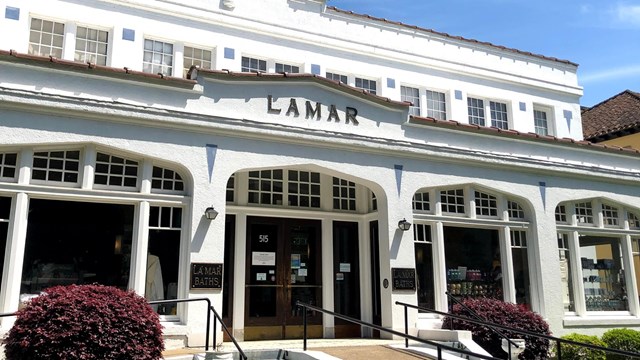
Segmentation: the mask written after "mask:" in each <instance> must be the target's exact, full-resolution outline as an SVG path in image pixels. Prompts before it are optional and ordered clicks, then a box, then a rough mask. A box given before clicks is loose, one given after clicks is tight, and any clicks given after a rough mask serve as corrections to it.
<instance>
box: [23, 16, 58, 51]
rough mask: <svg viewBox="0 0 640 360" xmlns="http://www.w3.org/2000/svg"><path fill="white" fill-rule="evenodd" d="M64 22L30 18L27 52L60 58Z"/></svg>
mask: <svg viewBox="0 0 640 360" xmlns="http://www.w3.org/2000/svg"><path fill="white" fill-rule="evenodd" d="M63 44H64V24H63V23H61V22H56V21H50V20H44V19H37V18H32V19H31V26H30V31H29V54H31V55H39V56H53V57H55V58H59V59H61V58H62V48H63Z"/></svg>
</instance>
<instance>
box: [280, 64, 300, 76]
mask: <svg viewBox="0 0 640 360" xmlns="http://www.w3.org/2000/svg"><path fill="white" fill-rule="evenodd" d="M276 72H277V73H292V74H298V73H299V72H300V67H299V66H296V65H289V64H281V63H276Z"/></svg>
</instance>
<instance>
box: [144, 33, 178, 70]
mask: <svg viewBox="0 0 640 360" xmlns="http://www.w3.org/2000/svg"><path fill="white" fill-rule="evenodd" d="M142 71H144V72H146V73H152V74H162V75H166V76H171V74H172V73H173V44H170V43H166V42H162V41H156V40H149V39H145V40H144V58H143V62H142Z"/></svg>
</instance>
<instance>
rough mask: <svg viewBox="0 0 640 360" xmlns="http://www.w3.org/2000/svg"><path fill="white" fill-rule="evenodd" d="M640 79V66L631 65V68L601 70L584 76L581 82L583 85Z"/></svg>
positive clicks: (581, 77)
mask: <svg viewBox="0 0 640 360" xmlns="http://www.w3.org/2000/svg"><path fill="white" fill-rule="evenodd" d="M635 76H638V77H640V65H631V66H623V67H615V68H610V69H605V70H600V71H596V72H592V73H588V74H584V75H582V76H580V77H579V79H580V82H581V83H583V84H587V83H598V82H605V81H611V80H615V79H622V78H628V77H635Z"/></svg>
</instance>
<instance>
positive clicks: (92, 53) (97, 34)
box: [73, 26, 109, 66]
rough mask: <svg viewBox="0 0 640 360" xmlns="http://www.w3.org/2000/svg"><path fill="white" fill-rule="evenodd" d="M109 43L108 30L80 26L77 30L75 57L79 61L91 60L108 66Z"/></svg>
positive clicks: (93, 62)
mask: <svg viewBox="0 0 640 360" xmlns="http://www.w3.org/2000/svg"><path fill="white" fill-rule="evenodd" d="M108 45H109V32H108V31H104V30H98V29H92V28H88V27H85V26H78V28H77V30H76V51H75V54H74V57H73V59H74V60H75V61H79V62H84V63H87V62H90V63H92V64H97V65H104V66H106V65H107V48H108Z"/></svg>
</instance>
